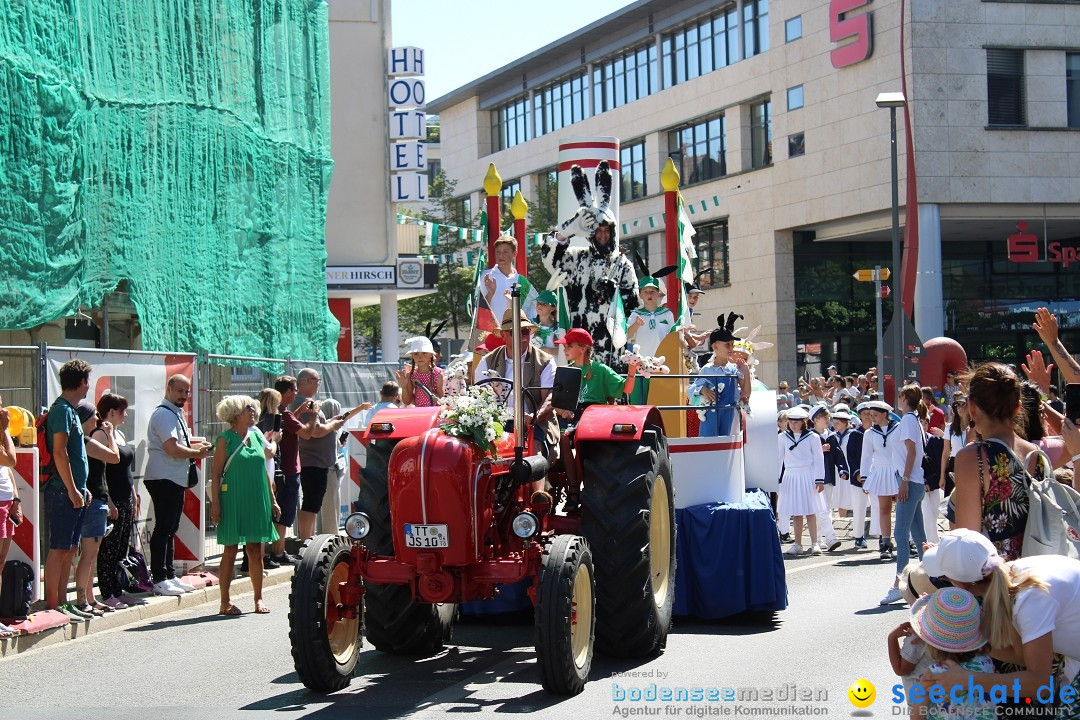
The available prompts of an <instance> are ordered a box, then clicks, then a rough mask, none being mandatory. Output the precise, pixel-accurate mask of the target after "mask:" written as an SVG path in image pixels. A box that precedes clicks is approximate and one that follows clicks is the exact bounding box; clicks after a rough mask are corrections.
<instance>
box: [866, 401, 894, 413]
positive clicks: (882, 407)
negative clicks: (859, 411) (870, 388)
mask: <svg viewBox="0 0 1080 720" xmlns="http://www.w3.org/2000/svg"><path fill="white" fill-rule="evenodd" d="M863 405H865V406H866V409H867V410H878V411H880V412H884V413H891V412H892V409H893V408H892V405H890V404H889V403H887V402H885V401H884V400H870V401H869V402H865V403H863Z"/></svg>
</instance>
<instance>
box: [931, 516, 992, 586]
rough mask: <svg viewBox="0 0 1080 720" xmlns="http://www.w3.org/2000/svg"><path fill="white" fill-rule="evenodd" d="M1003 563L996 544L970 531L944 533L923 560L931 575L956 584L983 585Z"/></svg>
mask: <svg viewBox="0 0 1080 720" xmlns="http://www.w3.org/2000/svg"><path fill="white" fill-rule="evenodd" d="M995 558H996V561H995ZM1001 562H1002V561H1001V556H1000V555H998V552H997V548H995V547H994V543H992V542H990V540H989V539H987V537H986V536H985V535H983V534H982V533H977V532H975V531H974V530H968V529H966V528H961V529H959V530H950V531H949V532H946V533H942V534H941V542H939V543H938V544H937V545H936V546H934V547H932V548H930V549H929V550H927V551H926V552H925V553H923V559H922V565H923V569H924V570H925V571H926V574H927V575H929V576H930V577H944V578H948V579H949V580H953V581H956V582H979V581H980V580H982V579H983V578H984V577H986V576H987V575H989V574H990V572H991V571H992V570H993V569H994V568H995V567H997V565H998V564H1000V563H1001Z"/></svg>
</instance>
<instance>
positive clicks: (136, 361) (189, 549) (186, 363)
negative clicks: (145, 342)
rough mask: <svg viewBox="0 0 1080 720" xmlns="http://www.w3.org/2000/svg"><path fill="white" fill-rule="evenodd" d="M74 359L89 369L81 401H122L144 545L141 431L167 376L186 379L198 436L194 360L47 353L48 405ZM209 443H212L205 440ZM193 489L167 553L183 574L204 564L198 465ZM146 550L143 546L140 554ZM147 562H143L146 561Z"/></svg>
mask: <svg viewBox="0 0 1080 720" xmlns="http://www.w3.org/2000/svg"><path fill="white" fill-rule="evenodd" d="M76 357H77V358H80V359H82V360H85V361H86V362H88V363H90V365H91V367H92V368H93V370H92V371H91V373H90V392H89V394H88V395H87V399H88V400H90V401H91V402H94V403H95V404H96V403H97V401H98V400H99V399H100V398H101V396H102V395H103V394H104V393H105V392H113V393H117V394H119V395H123V396H124V397H125V398H127V401H128V415H127V419H126V420H125V421H124V424H123V425H121V426H120V429H121V430H122V431H123V433H124V437H126V438H127V440H128V442H130V443H132V444H134V445H135V464H134V466H133V468H132V471H133V472H134V475H135V480H136V487H137V488H138V490H139V494H140V500H141V504H140V515H141V517H138V518H135V522H136V527H138V528H139V529H138V536H139V537H140V538H141V539H143V540H144V542H145V539H146V538H148V537H149V535H150V533H151V532H153V527H154V517H153V514H154V513H153V511H154V504H153V502H151V500H150V495H149V493H147V492H146V486H145V485H144V484H143V483H142V482H139V481H141V480H142V479H143V471H144V469H145V468H146V457H147V452H148V449H147V440H146V431H147V428H148V426H149V422H150V415H151V414H152V413H153V412H154V409H155V408H156V407H157V406H158V405H160V404H161V400H162V398H164V397H165V383H166V381H167V380H168V379H169V377H171V376H172V375H183V376H184V377H187V378H189V379H191V401H190V402H189V403H188V404H187V405H186V406H185V407H184V416H185V418H186V419H187V423H188V427H190V428H192V434H193V435H196V436H198V435H200V434H201V433H200V432H199V431H198V429H197V428H195V427H194V422H193V418H194V417H196V416H197V414H198V402H199V387H198V378H197V377H195V356H194V355H187V354H177V355H169V354H166V353H150V352H127V353H125V352H122V351H115V350H111V351H108V352H101V351H97V350H81V349H79V350H74V349H57V348H49V355H48V365H49V373H48V388H47V392H48V398H49V403H50V404H51V403H52V401H53V400H54V399H56V397H57V396H58V395H59V394H60V378H59V375H58V373H59V371H60V366H61V365H63V364H64V363H65V362H67V361H68V360H70V359H72V358H76ZM209 439H210V440H211V441H213V438H209ZM198 464H199V465H200V472H199V484H198V485H196V486H195V487H193V488H189V489H188V490H187V491H186V492H185V496H184V513H183V515H182V516H181V518H180V529H179V530H177V532H176V537H175V540H174V547H173V559H174V563H175V565H176V566H177V568H178V569H179V570H182V571H183V572H187V571H188V570H190V569H191V568H194V567H198V566H199V565H201V564H202V562H203V560H204V559H205V544H206V526H205V524H204V522H203V517H204V515H205V513H204V508H203V502H204V498H205V497H206V494H205V492H204V487H205V480H204V479H203V476H204V474H205V472H206V466H205V464H204V463H202V462H201V461H199V462H198ZM148 550H149V546H148V545H145V544H144V545H143V551H144V554H146V553H147V552H148ZM149 559H150V558H149V557H147V560H148V561H149Z"/></svg>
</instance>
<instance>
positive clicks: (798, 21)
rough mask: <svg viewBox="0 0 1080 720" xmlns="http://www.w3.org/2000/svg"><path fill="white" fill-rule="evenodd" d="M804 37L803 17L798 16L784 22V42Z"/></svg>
mask: <svg viewBox="0 0 1080 720" xmlns="http://www.w3.org/2000/svg"><path fill="white" fill-rule="evenodd" d="M801 37H802V15H796V16H795V17H793V18H789V19H787V20H785V21H784V42H791V41H792V40H798V39H799V38H801Z"/></svg>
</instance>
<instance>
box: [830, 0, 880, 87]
mask: <svg viewBox="0 0 1080 720" xmlns="http://www.w3.org/2000/svg"><path fill="white" fill-rule="evenodd" d="M870 2H871V0H831V2H830V3H829V40H830V41H831V42H833V43H834V44H835V43H846V44H844V45H841V46H839V47H834V48H833V49H832V52H831V53H830V58H831V60H832V64H833V67H834V68H836V69H837V70H839V69H841V68H846V67H849V66H851V65H855V64H856V63H861V62H862V61H863V60H867V59H869V58H870V55H871V53H873V52H874V30H873V28H874V24H873V12H871V11H870V10H867V11H866V12H864V13H861V14H859V15H854V16H852V15H850V14H851V13H852V12H854V11H855V10H858V9H859V8H862V7H865V6H867V5H869V4H870Z"/></svg>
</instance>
